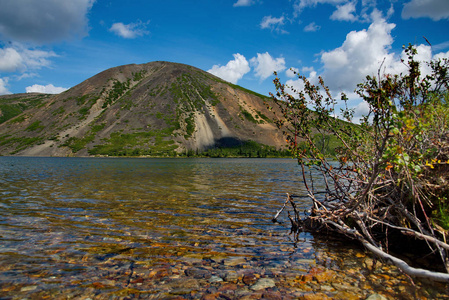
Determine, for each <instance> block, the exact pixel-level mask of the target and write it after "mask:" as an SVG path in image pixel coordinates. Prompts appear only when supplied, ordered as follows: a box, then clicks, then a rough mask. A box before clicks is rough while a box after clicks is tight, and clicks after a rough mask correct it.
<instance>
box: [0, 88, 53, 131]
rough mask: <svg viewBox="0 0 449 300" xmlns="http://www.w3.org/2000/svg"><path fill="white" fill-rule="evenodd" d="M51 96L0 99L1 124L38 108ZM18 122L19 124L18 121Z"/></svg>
mask: <svg viewBox="0 0 449 300" xmlns="http://www.w3.org/2000/svg"><path fill="white" fill-rule="evenodd" d="M49 96H50V95H47V94H42V95H33V96H31V97H30V96H28V95H25V96H24V97H15V98H4V99H0V124H1V123H4V122H6V121H8V120H10V119H12V118H14V117H16V116H18V115H20V114H21V113H22V112H24V111H25V110H27V109H30V108H33V107H37V106H39V105H41V104H42V103H43V101H44V100H45V99H47V98H48V97H49ZM16 122H18V121H17V120H16Z"/></svg>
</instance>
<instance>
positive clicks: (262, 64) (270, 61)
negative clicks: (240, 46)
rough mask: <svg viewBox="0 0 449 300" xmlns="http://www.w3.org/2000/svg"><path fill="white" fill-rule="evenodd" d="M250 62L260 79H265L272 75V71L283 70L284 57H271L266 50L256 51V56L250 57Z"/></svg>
mask: <svg viewBox="0 0 449 300" xmlns="http://www.w3.org/2000/svg"><path fill="white" fill-rule="evenodd" d="M250 62H251V65H253V66H254V71H255V73H256V76H257V77H259V78H260V79H261V80H265V79H267V78H268V77H270V76H271V75H273V72H278V71H283V70H285V59H284V58H283V57H278V58H273V57H272V56H271V55H270V54H269V53H268V52H265V53H263V54H260V53H257V57H253V58H251V60H250Z"/></svg>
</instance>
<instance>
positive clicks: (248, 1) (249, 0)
mask: <svg viewBox="0 0 449 300" xmlns="http://www.w3.org/2000/svg"><path fill="white" fill-rule="evenodd" d="M253 4H254V1H253V0H238V1H237V2H236V3H234V7H238V6H251V5H253Z"/></svg>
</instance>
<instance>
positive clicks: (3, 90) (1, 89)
mask: <svg viewBox="0 0 449 300" xmlns="http://www.w3.org/2000/svg"><path fill="white" fill-rule="evenodd" d="M7 86H8V78H0V95H7V94H11V92H10V91H8V88H7Z"/></svg>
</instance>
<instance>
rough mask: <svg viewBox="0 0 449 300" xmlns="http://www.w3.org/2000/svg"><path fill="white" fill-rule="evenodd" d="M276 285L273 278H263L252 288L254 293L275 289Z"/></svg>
mask: <svg viewBox="0 0 449 300" xmlns="http://www.w3.org/2000/svg"><path fill="white" fill-rule="evenodd" d="M275 286H276V283H275V282H274V280H273V279H271V278H261V279H259V280H258V281H257V282H256V283H255V284H254V285H252V286H251V289H252V290H253V291H258V290H263V289H266V288H272V287H275Z"/></svg>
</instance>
